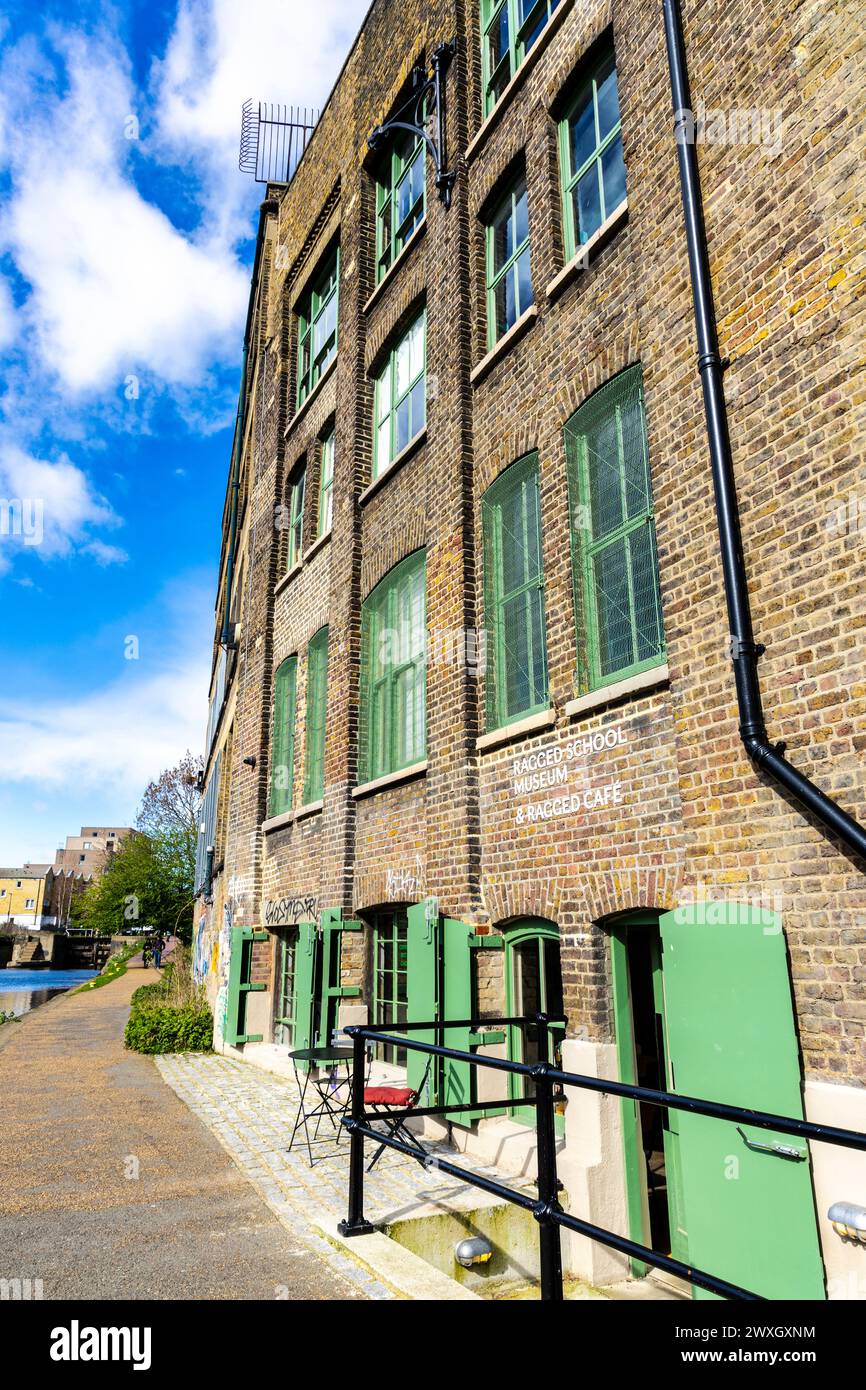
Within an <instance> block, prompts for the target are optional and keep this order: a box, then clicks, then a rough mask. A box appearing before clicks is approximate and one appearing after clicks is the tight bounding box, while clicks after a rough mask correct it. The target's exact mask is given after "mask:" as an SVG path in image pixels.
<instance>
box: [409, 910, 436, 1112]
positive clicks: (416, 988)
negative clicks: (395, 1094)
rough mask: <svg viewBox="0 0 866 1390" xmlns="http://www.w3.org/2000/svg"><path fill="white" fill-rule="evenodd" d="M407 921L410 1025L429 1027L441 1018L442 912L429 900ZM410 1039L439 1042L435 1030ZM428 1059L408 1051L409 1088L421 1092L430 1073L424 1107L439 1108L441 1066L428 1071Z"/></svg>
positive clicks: (410, 915) (413, 1034)
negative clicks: (439, 967) (436, 1097)
mask: <svg viewBox="0 0 866 1390" xmlns="http://www.w3.org/2000/svg"><path fill="white" fill-rule="evenodd" d="M406 921H407V927H406V972H407V981H406V989H407V996H406V999H407V1002H406V1011H407V1013H408V1015H409V1022H410V1023H413V1022H418V1023H426V1021H427V1020H428V1019H434V1018H438V1017H439V1012H438V1002H439V988H438V960H439V911H438V906H437V903H436V899H435V898H427V899H426V901H425V902H422V903H412V904H411V905H410V907H409V909H408V911H407V913H406ZM407 1036H410V1037H412V1038H416V1039H417V1040H418V1041H419V1042H426V1043H435V1042H436V1036H435V1032H434V1030H433V1029H432V1028H431V1029H428V1030H427V1031H423V1030H422V1031H421V1032H418V1033H412V1034H408V1035H407ZM428 1057H429V1053H426V1052H414V1051H412V1049H407V1052H406V1084H407V1085H409V1086H411V1087H412V1088H413V1089H414V1090H417V1089H418V1087H419V1086H420V1085H421V1082H422V1080H423V1078H424V1076H425V1073H426V1076H427V1083H426V1085H425V1088H424V1090H425V1095H424V1096H423V1097H422V1100H421V1104H422V1105H436V1104H437V1101H436V1099H435V1096H436V1095H437V1094H438V1087H437V1077H438V1075H439V1066H438V1063H437V1062H435V1061H434V1062H433V1064H432V1065H431V1067H430V1070H429V1071H427V1060H428Z"/></svg>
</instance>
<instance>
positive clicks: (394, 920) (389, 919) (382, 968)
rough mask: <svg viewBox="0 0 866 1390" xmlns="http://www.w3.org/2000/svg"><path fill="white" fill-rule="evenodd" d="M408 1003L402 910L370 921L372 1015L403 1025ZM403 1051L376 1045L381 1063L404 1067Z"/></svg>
mask: <svg viewBox="0 0 866 1390" xmlns="http://www.w3.org/2000/svg"><path fill="white" fill-rule="evenodd" d="M408 1001H409V927H408V917H407V913H406V909H405V908H395V909H394V911H393V912H377V913H376V916H375V917H374V919H373V1016H374V1018H375V1020H376V1022H377V1023H406V1022H407V1020H408V1017H409V1014H408ZM406 1051H407V1050H406V1048H405V1047H397V1046H396V1045H395V1044H392V1043H378V1044H377V1046H376V1056H377V1057H378V1058H379V1060H380V1061H382V1062H392V1063H393V1064H394V1065H395V1066H398V1067H405V1066H406Z"/></svg>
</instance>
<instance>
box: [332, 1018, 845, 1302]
mask: <svg viewBox="0 0 866 1390" xmlns="http://www.w3.org/2000/svg"><path fill="white" fill-rule="evenodd" d="M504 1023H508V1024H510V1025H512V1026H521V1025H534V1026H536V1027H537V1028H538V1030H539V1042H540V1043H542V1042H543V1044H544V1046H543V1047H542V1048H541V1051H542V1054H543V1055H544V1056H546V1055H547V1054H548V1048H547V1042H548V1034H549V1029H550V1027H551V1026H557V1024H558V1025H559V1026H560V1027H561V1026H562V1023H561V1021H560V1020H555V1021H554V1022H553V1025H551V1020H550V1018H549V1017H548V1016H547V1015H546V1014H535V1015H531V1016H527V1017H524V1018H508V1019H504V1018H503V1019H490V1018H479V1019H469V1020H459V1021H454V1020H448V1019H436V1020H433V1021H432V1022H428V1023H402V1022H401V1023H390V1024H389V1025H387V1026H388V1028H389V1029H391V1030H392V1031H391V1032H385V1031H384V1030H383V1029H382V1028H381V1027H376V1026H372V1025H369V1024H349V1025H347V1027H346V1028H345V1030H344V1031H345V1032H346V1033H347V1034H348V1035H349V1036H350V1037H351V1038H352V1046H353V1053H354V1055H353V1078H352V1103H351V1115H350V1117H349V1118H345V1117H344V1118H343V1121H342V1123H343V1124H344V1125H345V1127H346V1128H347V1129H348V1131H349V1135H350V1157H349V1203H348V1216H347V1219H346V1220H345V1221H341V1222H340V1226H339V1230H340V1233H341V1235H343V1236H356V1235H365V1234H369V1233H370V1232H372V1231H375V1230H376V1229H377V1228H376V1226H375V1225H373V1224H371V1223H370V1222H369V1221H367V1220H366V1218H365V1217H364V1141H365V1139H372V1140H374V1141H375V1142H376V1143H381V1144H385V1145H386V1147H387V1148H391V1149H395V1150H396V1151H397V1152H399V1153H403V1154H406V1155H408V1156H409V1157H410V1158H414V1159H415V1160H416V1162H419V1163H421V1164H422V1166H423V1167H425V1168H436V1169H437V1170H441V1171H442V1172H444V1173H447V1174H448V1175H449V1176H451V1177H455V1178H459V1179H461V1180H462V1181H464V1182H467V1183H469V1184H470V1185H471V1186H473V1187H477V1188H479V1189H481V1190H482V1191H484V1192H488V1193H490V1194H492V1195H493V1196H497V1197H501V1198H503V1199H504V1200H505V1201H507V1202H510V1203H512V1204H513V1205H515V1206H518V1207H522V1208H523V1209H524V1210H526V1211H531V1212H532V1214H533V1216H534V1217H535V1219H536V1221H537V1222H538V1226H539V1249H540V1267H541V1298H542V1300H544V1301H546V1302H561V1301H562V1297H563V1289H562V1254H561V1248H560V1230H561V1228H563V1227H564V1228H565V1229H566V1230H570V1231H575V1232H576V1233H577V1234H579V1235H583V1236H586V1237H588V1238H589V1239H590V1240H594V1241H598V1242H599V1243H600V1244H602V1245H606V1246H609V1247H610V1248H611V1249H613V1250H617V1251H619V1252H620V1253H621V1254H624V1255H628V1256H629V1257H630V1258H632V1259H636V1260H640V1261H642V1262H643V1263H644V1264H647V1265H651V1266H652V1267H654V1268H657V1269H663V1270H665V1271H667V1272H668V1273H671V1274H676V1275H679V1276H680V1277H681V1278H683V1279H686V1280H687V1281H688V1282H689V1283H691V1284H695V1285H697V1286H698V1287H700V1288H704V1289H708V1290H709V1291H710V1292H712V1293H716V1294H719V1295H720V1296H722V1297H723V1298H731V1299H741V1300H749V1301H763V1297H762V1295H761V1294H757V1293H754V1292H753V1291H751V1290H749V1289H744V1288H741V1287H740V1286H739V1285H737V1284H732V1283H730V1282H729V1281H728V1280H725V1279H721V1278H719V1277H718V1276H717V1275H714V1274H710V1273H709V1272H708V1271H707V1270H701V1269H698V1268H696V1267H695V1266H693V1265H688V1264H685V1263H684V1262H683V1261H682V1260H677V1259H674V1258H673V1256H671V1255H663V1254H661V1253H660V1252H659V1251H656V1250H652V1249H650V1248H649V1247H648V1246H645V1245H640V1244H639V1243H638V1242H637V1241H633V1240H630V1239H628V1238H627V1237H625V1236H621V1235H618V1234H617V1233H616V1232H615V1231H609V1230H607V1229H605V1228H604V1227H602V1226H596V1225H593V1224H592V1223H591V1222H589V1221H583V1220H581V1219H580V1218H579V1217H576V1216H572V1215H571V1214H570V1213H569V1212H565V1211H563V1210H562V1207H561V1206H560V1205H559V1201H558V1191H559V1181H558V1177H557V1172H556V1134H555V1128H554V1087H555V1086H558V1087H565V1086H573V1087H576V1088H578V1089H581V1090H588V1091H597V1092H600V1093H601V1094H603V1095H616V1096H621V1097H623V1098H626V1099H630V1100H637V1101H641V1102H643V1103H644V1104H650V1105H658V1106H663V1107H665V1108H667V1109H671V1110H685V1111H688V1112H690V1113H692V1114H698V1115H707V1116H709V1117H711V1118H714V1119H721V1120H730V1121H741V1122H743V1123H746V1124H749V1125H753V1126H755V1127H756V1128H758V1129H773V1130H776V1131H777V1132H779V1133H782V1134H796V1135H799V1136H800V1137H801V1138H806V1139H814V1140H816V1141H819V1142H821V1143H825V1144H839V1145H842V1146H845V1147H848V1148H854V1149H862V1150H866V1134H863V1133H861V1132H860V1131H858V1130H848V1129H840V1128H838V1127H837V1126H833V1125H820V1124H814V1123H812V1122H811V1121H809V1120H797V1119H792V1118H791V1117H790V1116H786V1115H775V1114H772V1113H770V1112H769V1111H764V1110H749V1109H745V1108H743V1107H741V1106H736V1105H725V1104H723V1103H721V1102H718V1101H708V1100H703V1099H700V1098H698V1097H695V1096H681V1095H676V1094H674V1093H673V1092H671V1091H656V1090H651V1089H650V1088H649V1087H646V1086H632V1085H628V1084H627V1083H625V1082H622V1081H608V1080H604V1079H601V1078H598V1077H594V1076H584V1075H582V1074H580V1073H577V1072H568V1071H562V1070H561V1069H560V1068H558V1067H554V1066H552V1065H551V1063H550V1062H545V1061H542V1062H535V1063H527V1062H512V1061H509V1060H508V1059H507V1058H504V1057H485V1056H479V1055H478V1054H477V1053H472V1052H462V1051H460V1050H459V1049H457V1048H453V1047H444V1046H442V1045H440V1044H437V1043H426V1042H421V1041H420V1040H419V1039H416V1038H407V1037H405V1036H396V1034H406V1033H410V1032H415V1031H418V1030H421V1029H427V1028H435V1029H436V1030H437V1032H441V1031H442V1030H444V1029H447V1028H455V1027H470V1028H478V1027H481V1026H482V1025H490V1024H494V1025H496V1024H504ZM369 1042H376V1043H384V1044H386V1045H387V1044H391V1045H396V1046H398V1047H401V1048H406V1049H408V1050H410V1051H413V1052H421V1053H425V1054H427V1055H430V1056H434V1057H443V1058H446V1059H449V1060H452V1061H459V1062H466V1063H468V1064H469V1065H470V1066H476V1067H487V1068H488V1069H489V1070H491V1071H502V1072H506V1073H508V1074H510V1075H514V1076H528V1077H530V1078H531V1079H532V1081H533V1082H534V1085H535V1095H534V1096H533V1097H531V1098H529V1099H528V1100H527V1101H525V1102H524V1101H522V1102H521V1104H528V1105H531V1106H533V1107H534V1109H535V1122H536V1143H537V1148H536V1152H537V1167H538V1179H537V1188H538V1198H537V1199H533V1198H532V1197H529V1196H527V1194H526V1193H523V1192H518V1191H517V1190H516V1189H515V1188H512V1187H507V1186H505V1185H504V1184H503V1183H499V1182H497V1181H496V1180H495V1179H493V1178H487V1177H485V1176H483V1175H482V1174H480V1173H476V1172H472V1171H471V1170H470V1169H467V1168H463V1167H460V1166H459V1165H458V1164H455V1163H451V1162H450V1161H448V1160H445V1159H442V1158H440V1157H439V1156H438V1155H435V1156H434V1155H432V1154H428V1153H427V1152H426V1151H425V1150H423V1149H421V1148H412V1147H411V1146H410V1145H408V1144H406V1143H404V1142H403V1141H402V1140H400V1139H396V1138H394V1137H393V1135H385V1134H382V1133H381V1132H380V1131H379V1130H376V1129H373V1128H372V1123H373V1122H374V1121H375V1120H376V1119H377V1118H381V1117H379V1116H376V1115H375V1114H370V1113H367V1112H365V1110H364V1067H365V1054H366V1047H367V1044H368V1043H369ZM512 1103H513V1102H512V1101H511V1100H505V1101H503V1100H497V1101H481V1102H476V1103H475V1104H459V1105H450V1106H449V1105H440V1106H427V1107H424V1108H423V1109H413V1108H411V1107H410V1108H407V1109H406V1110H404V1111H398V1110H397V1109H396V1108H395V1109H394V1111H393V1114H394V1115H395V1116H396V1115H398V1114H404V1115H405V1116H407V1117H410V1116H411V1117H417V1118H420V1117H422V1116H426V1115H431V1116H432V1115H447V1114H449V1113H451V1112H454V1111H459V1112H460V1113H462V1114H466V1113H468V1112H470V1111H473V1112H474V1111H476V1110H478V1111H482V1110H487V1109H493V1108H501V1107H502V1106H503V1105H510V1104H512Z"/></svg>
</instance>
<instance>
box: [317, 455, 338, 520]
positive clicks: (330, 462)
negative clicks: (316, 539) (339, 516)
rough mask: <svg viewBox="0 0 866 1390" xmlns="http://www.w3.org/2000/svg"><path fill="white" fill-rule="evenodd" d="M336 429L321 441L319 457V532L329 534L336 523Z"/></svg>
mask: <svg viewBox="0 0 866 1390" xmlns="http://www.w3.org/2000/svg"><path fill="white" fill-rule="evenodd" d="M336 438H337V436H336V431H335V430H334V429H331V430H329V432H328V433H327V434H326V435H325V437H324V438H323V440H322V443H321V453H320V457H319V527H318V532H317V534H318V535H319V536H327V534H328V532H329V531H330V529H331V527H332V525H333V523H334V449H335V444H336Z"/></svg>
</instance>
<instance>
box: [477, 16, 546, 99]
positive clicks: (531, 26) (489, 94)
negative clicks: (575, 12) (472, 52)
mask: <svg viewBox="0 0 866 1390" xmlns="http://www.w3.org/2000/svg"><path fill="white" fill-rule="evenodd" d="M558 4H559V0H481V66H482V74H483V81H484V115H485V116H489V115H490V112H491V111H492V110H493V108H494V106H495V105H496V103H497V101H498V100H499V98H500V97H501V96H502V93H503V92H504V91H505V88H506V87H507V86H508V84H509V82H510V81H511V79H512V77H513V76H514V74H515V73H516V71H517V69H518V68H519V67H520V64H521V63H522V62H523V60H524V58H525V57H526V55H527V53H529V51H530V50H531V48H532V46H533V45H534V43H535V41H536V39H537V38H538V36H539V35H540V34H541V32H542V30H543V29H544V27H545V25H546V24H547V22H548V20H549V19H550V16H551V15H552V14H553V11H554V10H555V9H556V7H557V5H558Z"/></svg>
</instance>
